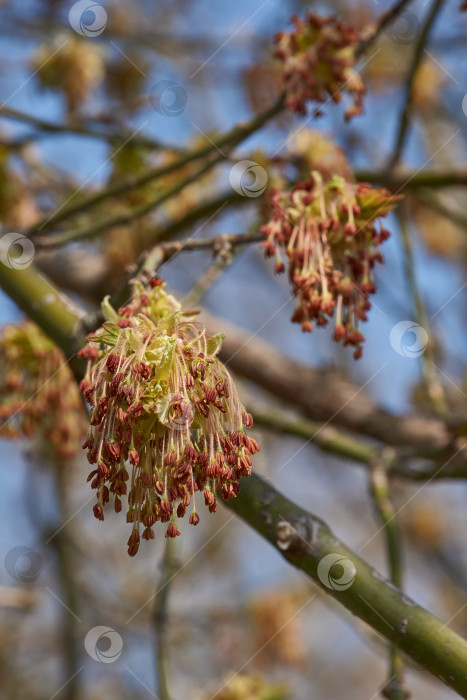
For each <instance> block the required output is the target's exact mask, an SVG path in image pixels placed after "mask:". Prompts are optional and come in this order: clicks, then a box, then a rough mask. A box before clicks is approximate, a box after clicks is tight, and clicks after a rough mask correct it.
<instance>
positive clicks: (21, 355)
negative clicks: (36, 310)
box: [0, 321, 86, 460]
mask: <svg viewBox="0 0 467 700" xmlns="http://www.w3.org/2000/svg"><path fill="white" fill-rule="evenodd" d="M85 418H86V416H85V411H84V406H83V401H82V399H81V396H80V394H79V391H78V387H77V386H76V382H75V380H74V377H73V374H72V372H71V370H70V368H69V366H68V364H67V362H66V359H65V356H64V354H63V353H62V351H61V350H60V349H59V348H58V347H57V346H56V345H55V344H54V343H53V342H52V341H51V340H50V339H49V338H48V337H47V336H46V335H45V334H44V333H42V331H41V330H40V328H39V327H38V326H36V324H35V323H33V322H32V321H24V322H22V323H20V324H18V325H8V326H5V327H4V328H3V329H2V333H1V335H0V436H1V437H7V438H12V439H17V438H19V437H21V436H25V437H27V438H38V439H42V443H43V444H45V443H46V444H48V445H50V446H51V447H52V449H53V450H54V452H55V455H56V457H57V458H58V459H61V460H64V459H67V458H70V457H72V456H73V455H74V454H75V453H76V449H77V448H76V446H77V445H79V442H80V440H82V436H83V435H84V434H85V431H86V423H85Z"/></svg>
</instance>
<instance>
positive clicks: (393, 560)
mask: <svg viewBox="0 0 467 700" xmlns="http://www.w3.org/2000/svg"><path fill="white" fill-rule="evenodd" d="M394 459H395V454H394V452H393V450H391V451H388V450H387V451H386V452H384V451H383V453H382V456H381V457H380V458H378V459H376V460H374V461H373V463H372V464H371V468H370V495H371V497H372V500H373V503H374V506H375V509H376V513H377V515H378V519H379V521H380V523H381V525H382V527H383V530H382V531H383V534H384V537H385V540H386V552H387V558H388V565H389V571H390V580H391V582H392V583H393V584H394V585H395V586H397V587H398V588H402V570H403V566H402V549H401V535H400V531H399V525H398V522H397V519H396V512H395V510H394V507H393V504H392V502H391V499H390V494H389V483H388V474H387V472H388V469H390V467H391V465H392V464H393V462H394ZM382 695H383V696H384V697H385V698H388V700H407V699H408V698H409V697H410V693H409V692H408V690H407V689H406V687H405V682H404V664H403V658H402V654H401V652H400V651H399V649H398V648H397V646H395V645H394V644H391V645H390V649H389V676H388V682H387V684H386V686H385V687H384V689H383V691H382Z"/></svg>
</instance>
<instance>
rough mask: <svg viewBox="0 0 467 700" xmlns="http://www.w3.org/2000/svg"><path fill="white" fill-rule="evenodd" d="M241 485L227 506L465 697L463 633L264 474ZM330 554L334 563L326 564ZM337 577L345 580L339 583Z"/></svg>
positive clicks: (466, 673) (466, 656) (466, 660)
mask: <svg viewBox="0 0 467 700" xmlns="http://www.w3.org/2000/svg"><path fill="white" fill-rule="evenodd" d="M241 486H242V488H241V492H240V494H239V495H238V496H237V498H234V499H231V500H230V501H227V503H226V504H225V505H226V506H227V507H228V508H230V510H232V511H234V512H235V513H236V514H237V515H239V516H240V517H241V518H242V519H243V520H245V522H247V523H248V525H250V526H251V527H252V528H253V529H254V530H256V531H257V532H258V533H259V534H260V535H262V536H263V537H264V538H265V539H267V540H268V541H269V542H270V543H271V544H272V545H273V547H275V548H276V549H277V551H278V552H279V553H280V554H282V556H283V557H284V558H285V559H286V560H287V561H288V562H289V563H290V564H292V565H293V566H295V567H297V568H298V569H300V570H301V571H303V572H305V573H306V574H307V575H308V576H309V577H310V578H311V579H313V580H314V581H315V582H316V583H317V584H318V585H319V586H321V588H322V589H323V590H324V591H325V592H326V593H327V594H328V595H331V596H332V597H333V598H335V599H336V600H337V601H338V602H339V603H341V604H342V605H343V606H344V607H345V608H347V609H348V610H350V612H352V613H353V614H354V615H356V616H357V617H359V618H360V619H361V620H364V621H365V622H367V623H368V624H369V625H370V626H371V627H372V628H373V629H374V630H376V631H377V632H379V633H380V634H381V635H382V636H383V637H385V638H386V639H387V640H389V641H390V642H391V643H392V644H395V645H396V646H397V647H398V648H399V649H401V650H402V651H403V652H404V653H405V654H407V656H409V657H410V658H411V659H413V660H414V661H416V662H417V663H418V664H419V665H420V666H422V667H423V668H424V669H425V670H427V671H428V672H430V673H432V674H433V675H434V676H436V677H437V678H439V679H440V680H441V681H443V683H445V684H446V685H448V686H449V687H450V688H452V689H453V690H455V691H456V692H457V693H459V695H460V696H461V697H463V698H467V641H466V640H465V639H462V637H460V636H459V635H457V634H456V633H455V632H453V631H452V630H451V629H449V627H447V626H446V625H445V624H443V622H441V620H439V619H438V618H436V617H434V616H433V615H432V614H431V613H429V612H428V611H426V610H425V609H424V608H422V607H421V606H419V605H418V604H417V603H415V602H414V601H413V600H411V599H410V598H408V597H407V596H406V595H405V594H404V593H403V592H402V591H400V590H399V589H398V588H396V587H395V586H394V585H393V584H392V583H390V582H389V581H386V580H385V579H384V577H383V576H382V575H381V574H379V573H378V572H377V571H375V570H374V569H373V568H372V567H371V566H369V565H368V564H367V563H366V562H365V561H363V560H362V559H361V558H360V557H359V556H358V555H357V554H356V553H355V552H353V551H352V550H351V549H349V548H348V547H347V546H346V545H344V544H343V543H342V542H340V540H338V539H337V537H336V536H335V535H334V534H333V533H332V532H331V530H330V529H329V527H328V526H327V525H326V523H324V522H323V521H322V520H320V519H319V518H317V517H316V516H315V515H313V514H312V513H309V512H307V511H305V510H303V509H302V508H300V507H299V506H297V505H295V503H293V502H292V501H289V500H288V499H287V498H286V497H285V496H283V495H281V494H280V493H279V492H278V491H276V489H275V488H274V487H273V486H271V485H270V484H269V483H267V482H266V481H265V480H264V479H262V478H261V477H259V476H256V475H252V476H251V477H249V478H248V479H242V482H241ZM332 555H334V557H332ZM326 557H329V558H328V559H325V558H326ZM333 560H334V565H332V564H330V562H331V561H333ZM333 566H334V567H335V570H334V569H333ZM342 568H343V570H344V577H345V578H343V579H341V577H342V576H343V574H342ZM353 576H354V578H352V577H353ZM340 579H341V580H342V581H344V580H345V581H346V582H347V583H343V584H341V583H340ZM350 581H352V582H351V584H350V586H349V585H347V584H348V583H350ZM339 586H341V589H340V590H339Z"/></svg>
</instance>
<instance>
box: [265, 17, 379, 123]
mask: <svg viewBox="0 0 467 700" xmlns="http://www.w3.org/2000/svg"><path fill="white" fill-rule="evenodd" d="M292 22H293V24H294V27H295V29H294V30H293V31H291V32H279V33H278V34H277V35H276V37H275V41H276V44H277V48H276V51H275V55H276V56H277V58H279V59H280V60H281V61H282V62H283V78H284V83H285V92H286V106H287V107H289V108H290V109H292V110H294V111H295V112H298V113H299V114H302V115H305V114H306V113H307V103H308V102H319V103H321V104H322V103H324V102H326V101H329V100H332V101H333V102H335V103H338V102H340V101H341V100H342V95H343V93H344V92H345V93H347V94H348V95H349V96H350V97H351V99H352V104H351V106H350V107H349V108H348V109H347V110H346V112H345V118H346V119H350V118H351V117H352V116H355V115H357V114H361V113H362V112H363V97H364V94H365V87H364V85H363V82H362V80H361V78H360V76H359V75H358V73H357V72H356V71H355V70H354V66H355V63H356V60H357V59H356V55H355V49H356V47H357V44H358V34H357V31H356V29H355V28H354V27H352V26H350V25H347V24H345V23H344V22H341V21H340V20H338V19H337V18H336V17H334V16H332V15H331V16H326V17H320V16H319V15H316V14H314V13H312V12H309V13H308V15H307V17H306V19H300V18H299V17H297V15H294V16H293V17H292ZM321 113H322V112H321V111H320V110H319V109H318V110H316V111H315V112H314V115H315V116H320V115H321Z"/></svg>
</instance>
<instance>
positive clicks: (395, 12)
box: [355, 0, 412, 58]
mask: <svg viewBox="0 0 467 700" xmlns="http://www.w3.org/2000/svg"><path fill="white" fill-rule="evenodd" d="M411 1H412V0H397V2H396V3H395V4H394V5H393V6H392V7H390V8H389V10H387V11H386V12H383V14H382V15H381V16H380V17H379V19H378V21H377V23H376V24H374V23H373V24H370V25H369V26H368V27H366V29H365V30H364V31H363V32H362V36H361V38H360V43H359V44H358V46H357V50H356V52H355V55H356V56H357V58H360V56H361V55H362V54H364V53H365V52H366V51H368V49H369V48H370V46H372V45H373V44H374V42H375V41H376V40H377V39H378V37H379V36H380V35H381V34H382V32H383V31H384V30H385V29H386V27H388V26H389V25H390V24H392V23H393V22H394V20H395V19H397V17H398V16H399V15H400V14H401V13H402V12H403V11H404V10H405V8H406V6H407V5H409V4H410V2H411Z"/></svg>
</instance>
